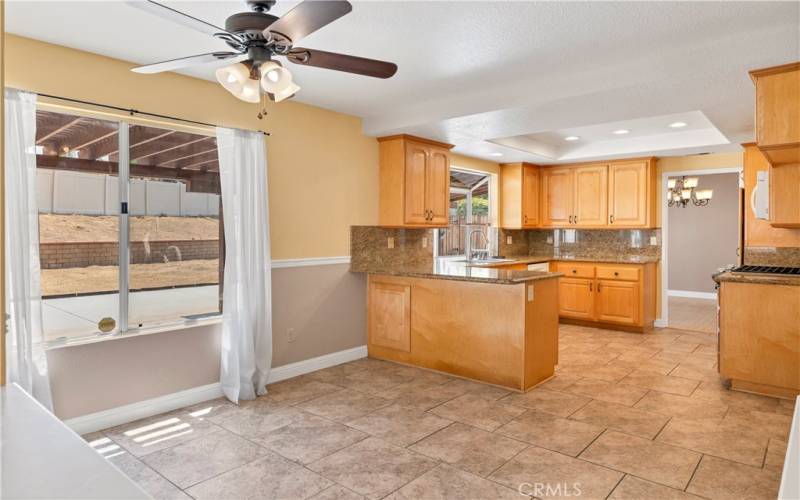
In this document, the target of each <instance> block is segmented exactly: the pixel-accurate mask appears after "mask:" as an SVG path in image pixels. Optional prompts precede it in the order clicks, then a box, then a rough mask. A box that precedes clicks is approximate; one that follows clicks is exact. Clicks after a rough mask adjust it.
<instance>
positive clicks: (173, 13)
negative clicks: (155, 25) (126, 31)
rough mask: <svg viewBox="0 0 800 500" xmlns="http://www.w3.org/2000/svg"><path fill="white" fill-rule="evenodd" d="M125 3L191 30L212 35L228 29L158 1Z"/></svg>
mask: <svg viewBox="0 0 800 500" xmlns="http://www.w3.org/2000/svg"><path fill="white" fill-rule="evenodd" d="M125 3H127V4H128V5H130V6H131V7H136V8H137V9H141V10H143V11H145V12H149V13H151V14H154V15H156V16H158V17H161V18H164V19H168V20H170V21H172V22H174V23H178V24H181V25H183V26H186V27H187V28H192V29H193V30H197V31H200V32H203V33H206V34H209V35H214V34H216V33H228V31H226V30H225V29H223V28H220V27H219V26H214V25H213V24H211V23H207V22H205V21H203V20H202V19H197V18H196V17H193V16H190V15H189V14H184V13H183V12H181V11H179V10H175V9H173V8H172V7H167V6H166V5H163V4H160V3H158V2H153V1H152V0H129V1H126V2H125Z"/></svg>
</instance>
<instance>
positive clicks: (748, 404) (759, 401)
mask: <svg viewBox="0 0 800 500" xmlns="http://www.w3.org/2000/svg"><path fill="white" fill-rule="evenodd" d="M692 397H693V398H697V399H699V400H702V401H719V402H722V403H725V404H726V405H728V406H730V407H731V408H743V409H747V410H759V411H766V412H777V411H778V407H779V403H778V399H776V398H771V397H769V396H759V395H757V394H749V393H747V392H741V391H732V390H730V389H728V388H726V387H725V385H724V383H723V382H722V381H719V382H707V381H703V382H700V385H699V386H697V389H695V391H694V392H693V393H692Z"/></svg>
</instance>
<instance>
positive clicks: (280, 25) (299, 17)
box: [264, 0, 353, 43]
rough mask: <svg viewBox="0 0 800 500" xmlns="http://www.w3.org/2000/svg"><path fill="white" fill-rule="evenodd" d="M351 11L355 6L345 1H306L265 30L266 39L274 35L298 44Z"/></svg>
mask: <svg viewBox="0 0 800 500" xmlns="http://www.w3.org/2000/svg"><path fill="white" fill-rule="evenodd" d="M351 10H353V6H352V5H350V2H347V1H345V0H305V1H304V2H301V3H300V4H298V5H297V6H296V7H295V8H294V9H292V10H290V11H289V12H287V13H286V14H284V15H283V17H281V18H280V19H278V20H277V21H275V22H274V23H272V24H271V25H270V26H269V27H268V28H267V29H265V30H264V37H265V38H266V39H267V40H269V38H270V33H272V34H274V35H278V37H279V38H280V37H282V38H288V39H289V41H290V42H291V43H296V42H297V41H298V40H300V39H301V38H303V37H304V36H307V35H309V34H311V33H313V32H315V31H317V30H318V29H320V28H322V27H323V26H326V25H328V24H330V23H332V22H333V21H335V20H337V19H339V18H340V17H342V16H344V15H345V14H347V13H348V12H350V11H351Z"/></svg>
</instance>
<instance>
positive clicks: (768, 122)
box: [750, 62, 800, 165]
mask: <svg viewBox="0 0 800 500" xmlns="http://www.w3.org/2000/svg"><path fill="white" fill-rule="evenodd" d="M750 77H751V78H752V79H753V82H754V83H755V85H756V143H757V144H758V147H759V148H760V149H761V150H762V151H763V152H764V154H765V155H766V157H767V159H769V161H770V163H772V164H773V165H783V164H797V163H800V62H796V63H791V64H784V65H782V66H774V67H771V68H764V69H759V70H755V71H751V72H750Z"/></svg>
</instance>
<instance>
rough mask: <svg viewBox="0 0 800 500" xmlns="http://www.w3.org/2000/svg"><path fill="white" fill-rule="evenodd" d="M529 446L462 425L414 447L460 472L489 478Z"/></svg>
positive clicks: (447, 429) (450, 427) (455, 426)
mask: <svg viewBox="0 0 800 500" xmlns="http://www.w3.org/2000/svg"><path fill="white" fill-rule="evenodd" d="M526 446H527V445H526V444H525V443H521V442H519V441H515V440H513V439H509V438H506V437H503V436H500V435H497V434H493V433H489V432H486V431H483V430H481V429H477V428H475V427H470V426H468V425H464V424H461V423H458V422H457V423H454V424H453V425H451V426H449V427H446V428H444V429H442V430H440V431H439V432H437V433H435V434H432V435H430V436H428V437H426V438H425V439H423V440H421V441H419V442H417V443H416V444H414V445H412V446H411V447H410V449H411V450H414V451H416V452H419V453H422V454H423V455H427V456H429V457H432V458H435V459H438V460H441V461H443V462H445V463H448V464H450V465H453V466H455V467H458V468H459V469H462V470H465V471H468V472H471V473H473V474H477V475H479V476H486V475H487V474H490V473H491V472H492V471H493V470H495V469H496V468H498V467H500V466H501V465H502V464H503V463H505V462H506V461H507V460H509V459H510V458H511V457H513V456H514V455H516V454H517V453H519V452H520V451H522V450H523V449H524V448H525V447H526Z"/></svg>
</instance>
